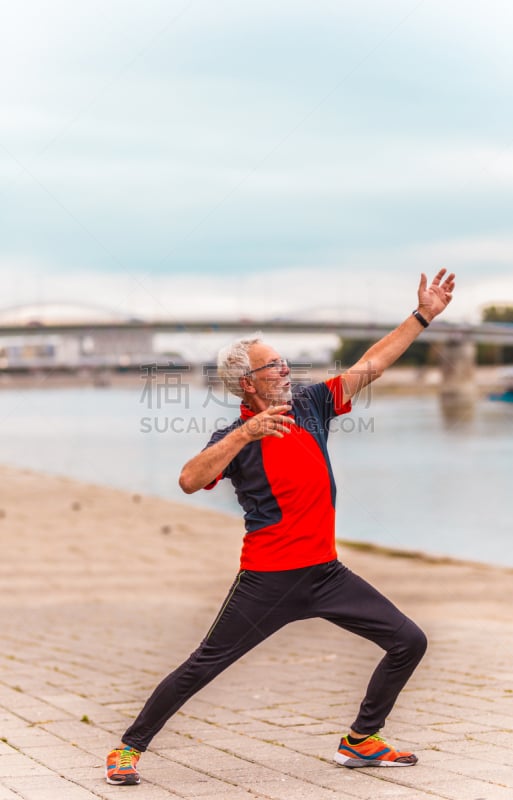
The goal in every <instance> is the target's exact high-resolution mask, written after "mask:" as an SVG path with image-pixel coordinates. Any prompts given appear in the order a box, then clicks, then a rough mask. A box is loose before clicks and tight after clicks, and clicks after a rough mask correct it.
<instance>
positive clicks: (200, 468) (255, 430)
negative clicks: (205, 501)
mask: <svg viewBox="0 0 513 800" xmlns="http://www.w3.org/2000/svg"><path fill="white" fill-rule="evenodd" d="M287 411H289V404H288V403H285V404H284V405H281V406H272V407H270V408H266V409H265V410H264V411H262V412H261V413H260V414H256V415H255V416H254V417H252V418H250V419H249V420H248V421H247V422H245V423H244V424H243V425H241V426H240V427H239V428H235V430H233V431H231V432H230V433H228V434H226V436H224V437H223V438H222V439H220V441H218V442H216V443H215V444H213V445H211V446H210V447H207V448H206V450H202V451H201V453H198V455H197V456H194V458H191V460H190V461H188V462H187V463H186V464H185V466H184V467H183V469H182V471H181V473H180V478H179V479H178V483H179V484H180V488H181V489H182V490H183V491H184V492H185V493H186V494H193V493H194V492H197V491H198V489H204V488H205V486H208V484H209V483H212V481H213V480H215V479H216V478H217V476H218V475H220V474H221V473H222V471H223V470H224V469H225V468H226V467H227V466H228V464H229V463H230V461H232V460H233V459H234V458H235V456H236V455H238V454H239V453H240V451H241V450H242V448H243V447H245V446H246V445H247V444H248V442H254V441H257V440H258V439H263V438H264V437H265V436H274V437H276V438H278V439H283V437H284V435H286V434H288V433H290V427H291V425H293V424H294V420H293V419H292V418H291V417H287V416H283V415H284V414H285V413H286V412H287Z"/></svg>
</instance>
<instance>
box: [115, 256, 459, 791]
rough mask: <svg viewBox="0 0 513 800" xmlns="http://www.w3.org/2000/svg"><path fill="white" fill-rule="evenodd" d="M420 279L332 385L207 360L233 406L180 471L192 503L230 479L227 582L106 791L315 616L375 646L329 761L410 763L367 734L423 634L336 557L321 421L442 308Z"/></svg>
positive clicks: (276, 361) (229, 354) (439, 278)
mask: <svg viewBox="0 0 513 800" xmlns="http://www.w3.org/2000/svg"><path fill="white" fill-rule="evenodd" d="M445 276H446V270H444V269H442V270H440V271H439V272H438V274H437V275H436V277H435V278H434V280H433V282H432V283H431V285H430V286H429V287H428V285H427V278H426V276H425V275H424V274H422V275H421V279H420V284H419V288H418V305H417V307H416V308H415V310H414V311H413V312H412V314H411V315H409V316H408V318H407V319H405V321H404V322H402V323H401V324H400V325H399V326H398V327H397V328H396V329H395V330H393V331H392V332H391V333H389V334H388V335H387V336H385V337H384V338H383V339H381V340H380V341H379V342H377V343H376V344H374V345H373V346H372V347H371V348H370V349H369V350H368V351H367V352H366V353H365V355H364V356H363V357H362V358H361V359H360V360H359V361H358V362H357V363H356V364H355V365H354V366H353V367H351V368H350V369H348V370H347V371H346V372H344V373H343V374H341V375H339V376H337V377H335V378H331V379H330V380H327V381H325V382H323V383H318V384H314V385H311V386H307V387H306V388H302V389H300V390H298V392H297V393H293V392H292V386H291V381H290V369H289V367H288V365H287V362H286V361H285V360H284V359H283V358H282V357H281V356H280V354H279V353H278V352H276V350H275V349H274V348H273V347H271V346H270V345H268V344H266V343H264V342H263V341H262V340H261V339H260V338H253V339H243V340H240V341H238V342H235V343H233V344H232V345H230V346H229V347H227V348H225V349H224V350H223V351H221V353H220V354H219V362H218V368H219V374H220V376H221V377H222V379H223V380H224V382H225V385H226V387H227V389H228V390H229V391H230V392H232V393H233V394H235V395H237V396H239V397H240V398H241V400H242V402H241V408H240V416H239V417H238V419H236V420H235V421H234V422H233V424H232V425H230V426H229V427H227V428H224V429H222V430H218V431H216V432H215V433H214V434H213V436H212V437H211V439H210V441H209V442H208V444H207V446H206V448H205V449H204V450H203V451H202V452H201V453H199V454H198V455H197V456H195V457H194V458H192V459H191V460H190V461H189V462H188V463H187V464H185V466H184V467H183V469H182V472H181V475H180V486H181V487H182V489H183V491H184V492H186V493H188V494H191V493H193V492H196V491H198V490H199V489H211V488H213V487H214V486H215V485H216V484H217V482H218V481H219V480H221V479H222V478H228V479H229V480H231V482H232V484H233V486H234V488H235V492H236V494H237V498H238V500H239V503H240V505H241V506H242V508H243V510H244V520H245V528H246V534H245V536H244V541H243V546H242V554H241V561H240V571H239V572H238V574H237V576H236V578H235V581H234V583H233V585H232V587H231V588H230V591H229V592H228V595H227V597H226V599H225V601H224V603H223V605H222V607H221V610H220V611H219V614H218V615H217V617H216V619H215V620H214V622H213V624H212V626H211V628H210V630H209V631H208V633H207V634H206V636H205V638H204V639H203V641H202V642H201V644H200V645H199V647H198V648H197V649H196V650H195V651H194V652H193V653H192V654H191V655H190V656H189V658H188V659H187V660H186V661H185V662H184V663H183V664H182V665H181V666H180V667H178V668H177V669H176V670H174V671H173V672H172V673H171V674H170V675H168V676H167V677H166V678H164V680H163V681H162V682H161V683H160V684H159V686H157V688H156V689H155V691H154V692H153V694H152V695H151V697H150V698H149V699H148V701H147V702H146V704H145V706H144V707H143V709H142V711H141V712H140V714H139V716H138V717H137V719H136V720H135V722H134V723H133V724H132V725H131V726H130V727H129V728H128V730H127V731H126V732H125V733H124V735H123V737H122V742H121V744H120V746H118V747H117V748H116V749H114V750H113V751H112V752H111V753H110V754H109V756H108V758H107V767H106V779H107V781H108V783H113V784H117V785H127V784H135V783H139V780H140V778H139V774H138V772H137V762H138V759H139V756H140V754H141V752H143V751H144V750H146V749H147V747H148V745H149V744H150V742H151V740H152V739H153V737H154V736H155V735H156V734H157V733H158V731H159V730H160V729H161V728H162V727H163V726H164V724H165V723H166V722H167V720H168V719H169V718H170V717H171V716H172V715H173V714H174V713H175V712H176V711H177V710H178V709H179V708H180V707H181V706H182V705H183V704H184V703H185V702H186V700H188V699H189V698H190V697H192V695H194V694H195V693H196V692H198V691H199V690H200V689H201V688H202V687H204V686H205V685H206V684H207V683H208V682H209V681H211V680H212V679H213V678H214V677H215V676H216V675H218V674H219V673H220V672H222V671H223V670H224V669H226V667H228V666H229V665H230V664H232V663H233V662H234V661H236V660H237V659H238V658H240V657H241V656H242V655H244V654H245V653H247V652H248V651H249V650H251V648H253V647H255V645H257V644H259V643H260V642H262V641H263V640H264V639H266V638H267V637H268V636H270V635H271V634H272V633H275V632H276V631H277V630H279V629H280V628H282V627H283V626H284V625H286V624H287V623H289V622H292V621H294V620H301V619H310V618H312V617H320V618H323V619H326V620H328V621H329V622H333V623H334V624H335V625H338V626H339V627H340V628H344V629H345V630H348V631H351V632H353V633H356V634H358V635H359V636H363V637H365V638H367V639H370V640H371V641H373V642H375V643H376V644H377V645H378V646H379V647H380V648H382V649H383V650H384V651H385V655H384V657H383V658H382V660H381V661H380V663H379V664H378V665H377V667H376V669H375V670H374V672H373V674H372V676H371V678H370V682H369V684H368V687H367V692H366V695H365V697H364V699H363V701H362V703H361V705H360V708H359V710H358V713H357V716H356V719H355V720H354V722H353V723H352V726H351V729H350V730H349V732H348V734H347V735H345V736H343V737H342V739H341V741H340V744H339V747H338V750H337V752H336V753H335V756H334V760H335V761H336V762H337V763H338V764H342V765H344V766H346V767H407V766H413V765H414V764H416V763H417V757H416V756H415V755H414V754H413V753H410V752H400V751H397V750H396V749H395V748H394V747H392V746H391V745H390V744H387V743H386V742H385V741H384V740H383V739H382V738H381V737H380V736H379V733H378V732H379V731H380V729H381V728H382V727H383V726H384V724H385V720H386V718H387V716H388V714H389V713H390V711H391V709H392V707H393V705H394V703H395V701H396V699H397V696H398V694H399V692H400V691H401V689H402V688H403V686H404V685H405V684H406V682H407V680H408V679H409V677H410V676H411V674H412V673H413V671H414V669H415V667H416V666H417V664H418V663H419V661H420V660H421V658H422V656H423V654H424V651H425V649H426V638H425V635H424V633H423V632H422V631H421V630H420V628H418V627H417V625H416V624H415V623H414V622H412V621H411V620H410V619H409V618H408V617H406V616H405V615H404V614H403V613H402V612H401V611H400V610H399V609H398V608H396V607H395V606H394V605H393V604H392V603H391V602H390V601H389V600H388V599H387V598H385V597H384V596H383V595H381V594H380V593H379V592H378V591H377V590H376V589H374V588H373V587H372V586H370V585H369V584H368V583H366V582H365V581H364V580H363V579H362V578H360V577H358V576H357V575H355V574H353V573H352V572H351V571H350V570H349V569H348V568H347V567H346V566H344V565H343V564H342V563H341V562H340V561H339V560H338V558H337V551H336V548H335V493H336V488H335V481H334V477H333V473H332V470H331V465H330V461H329V457H328V451H327V438H328V432H329V423H330V421H331V420H332V419H333V418H334V417H335V416H337V415H339V414H345V413H347V412H349V411H350V410H351V399H352V397H354V396H355V395H356V394H357V393H358V392H359V391H360V390H361V389H362V388H363V387H364V386H365V385H367V384H368V383H370V382H371V381H373V380H374V379H376V378H378V377H379V376H380V375H381V374H382V373H383V371H384V370H385V369H386V368H387V367H389V366H390V365H391V364H393V363H394V362H395V361H396V360H397V359H398V358H399V356H401V355H402V353H404V352H405V350H406V349H407V348H408V346H409V345H410V344H411V343H412V342H413V341H414V340H415V339H416V338H417V336H418V335H419V333H421V332H422V331H423V329H424V328H425V327H427V325H428V324H429V323H430V322H431V320H432V319H434V317H436V316H437V315H438V314H440V313H441V312H442V311H443V310H444V309H445V308H446V306H447V305H448V303H449V302H450V300H451V299H452V292H453V290H454V286H455V283H454V274H452V273H451V274H450V275H448V276H447V277H445Z"/></svg>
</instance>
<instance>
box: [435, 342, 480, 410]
mask: <svg viewBox="0 0 513 800" xmlns="http://www.w3.org/2000/svg"><path fill="white" fill-rule="evenodd" d="M439 357H440V369H441V373H442V380H441V383H440V404H441V407H442V413H443V416H444V419H445V420H446V422H461V421H468V420H471V419H472V418H473V416H474V411H475V402H476V387H475V383H474V371H475V364H476V345H475V343H474V342H471V341H469V340H468V339H449V340H447V341H446V342H444V343H443V344H442V345H441V346H440V348H439Z"/></svg>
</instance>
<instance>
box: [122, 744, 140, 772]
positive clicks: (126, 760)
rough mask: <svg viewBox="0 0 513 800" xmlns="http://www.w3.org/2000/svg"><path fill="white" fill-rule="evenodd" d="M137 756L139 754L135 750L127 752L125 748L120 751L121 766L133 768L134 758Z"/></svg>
mask: <svg viewBox="0 0 513 800" xmlns="http://www.w3.org/2000/svg"><path fill="white" fill-rule="evenodd" d="M137 755H138V753H137V752H136V751H135V750H127V749H126V748H124V749H123V750H121V751H120V755H119V766H120V767H122V768H125V767H133V764H132V758H133V757H134V756H137Z"/></svg>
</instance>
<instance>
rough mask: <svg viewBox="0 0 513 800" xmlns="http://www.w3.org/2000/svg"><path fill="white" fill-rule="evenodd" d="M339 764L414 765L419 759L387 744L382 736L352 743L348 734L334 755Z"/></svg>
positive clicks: (369, 737) (370, 765)
mask: <svg viewBox="0 0 513 800" xmlns="http://www.w3.org/2000/svg"><path fill="white" fill-rule="evenodd" d="M333 760H334V761H336V762H337V764H342V766H344V767H349V768H350V769H355V768H356V767H413V766H414V765H415V764H416V763H417V761H418V759H417V756H416V755H414V754H413V753H400V752H398V751H397V750H394V748H393V747H392V746H391V745H389V744H387V743H386V742H385V741H384V740H383V739H382V738H381V736H377V735H376V734H374V736H367V737H366V738H365V739H362V740H361V742H358V743H357V744H350V743H349V741H348V737H347V736H343V737H342V739H341V740H340V744H339V746H338V750H337V752H336V753H335V755H334V756H333Z"/></svg>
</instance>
